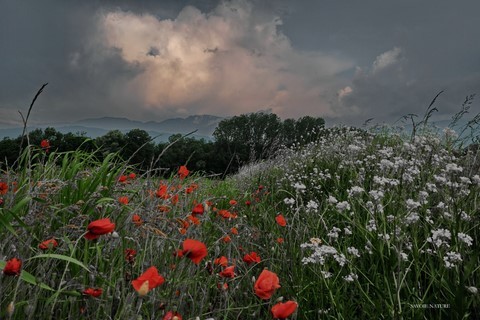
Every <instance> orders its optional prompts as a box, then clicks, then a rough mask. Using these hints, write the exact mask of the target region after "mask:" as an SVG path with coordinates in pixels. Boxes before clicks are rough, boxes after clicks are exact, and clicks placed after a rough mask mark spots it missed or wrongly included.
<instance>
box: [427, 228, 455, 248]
mask: <svg viewBox="0 0 480 320" xmlns="http://www.w3.org/2000/svg"><path fill="white" fill-rule="evenodd" d="M451 237H452V234H451V233H450V231H449V230H447V229H437V230H432V236H431V237H428V238H427V241H428V242H430V243H432V244H433V245H434V246H435V247H436V248H440V247H442V246H445V247H447V248H449V247H450V239H451Z"/></svg>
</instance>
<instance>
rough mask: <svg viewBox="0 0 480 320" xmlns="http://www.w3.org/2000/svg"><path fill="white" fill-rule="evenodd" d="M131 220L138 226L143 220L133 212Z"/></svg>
mask: <svg viewBox="0 0 480 320" xmlns="http://www.w3.org/2000/svg"><path fill="white" fill-rule="evenodd" d="M132 222H133V223H134V224H135V225H136V226H137V227H138V226H141V225H142V224H143V220H142V218H141V217H140V216H139V215H138V214H136V213H135V214H134V215H133V216H132Z"/></svg>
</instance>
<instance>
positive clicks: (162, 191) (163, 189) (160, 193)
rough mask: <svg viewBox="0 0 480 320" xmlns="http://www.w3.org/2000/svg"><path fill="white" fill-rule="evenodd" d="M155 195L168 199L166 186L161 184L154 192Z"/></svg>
mask: <svg viewBox="0 0 480 320" xmlns="http://www.w3.org/2000/svg"><path fill="white" fill-rule="evenodd" d="M155 195H156V196H157V198H162V199H168V198H169V197H170V196H169V195H168V187H167V186H166V185H164V184H161V185H160V186H159V187H158V189H157V191H156V192H155Z"/></svg>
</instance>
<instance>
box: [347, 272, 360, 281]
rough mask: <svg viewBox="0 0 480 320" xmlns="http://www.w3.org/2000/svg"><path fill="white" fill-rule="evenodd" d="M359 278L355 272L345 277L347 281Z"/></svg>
mask: <svg viewBox="0 0 480 320" xmlns="http://www.w3.org/2000/svg"><path fill="white" fill-rule="evenodd" d="M357 279H358V276H357V275H356V274H355V273H350V274H348V275H346V276H344V277H343V280H345V281H346V282H353V281H355V280H357Z"/></svg>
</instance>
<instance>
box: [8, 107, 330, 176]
mask: <svg viewBox="0 0 480 320" xmlns="http://www.w3.org/2000/svg"><path fill="white" fill-rule="evenodd" d="M324 125H325V121H324V119H322V118H318V117H310V116H305V117H302V118H299V119H297V120H295V119H286V120H281V119H280V118H279V117H278V116H277V115H275V114H272V113H263V112H258V113H250V114H243V115H239V116H234V117H232V118H228V119H224V120H222V121H221V122H220V123H219V124H218V126H217V128H216V129H215V131H214V133H213V138H214V139H213V141H208V140H205V139H196V138H193V137H189V136H184V135H181V134H174V135H172V136H170V137H169V139H168V141H167V142H161V143H154V142H153V141H152V137H150V135H149V134H148V133H147V132H146V131H144V130H141V129H133V130H130V131H128V132H127V133H123V132H121V131H120V130H112V131H110V132H108V133H107V134H105V135H103V136H101V137H98V138H95V139H91V138H89V137H86V136H85V135H83V134H78V133H66V134H63V133H61V132H59V131H57V130H56V129H55V128H46V129H45V130H42V129H35V130H33V131H31V132H30V133H29V134H28V139H22V137H21V136H19V137H17V138H14V139H10V138H4V139H3V140H1V141H0V166H1V168H2V169H5V168H6V167H9V166H14V165H15V163H16V160H17V158H18V155H19V154H20V152H21V150H22V149H23V148H24V147H25V146H26V145H27V141H28V143H29V144H30V145H32V146H40V143H41V141H42V140H48V142H49V145H50V152H51V151H56V152H65V151H74V150H83V151H87V152H95V154H96V156H97V157H98V158H99V160H102V159H103V158H104V157H105V156H107V155H108V154H109V153H118V154H119V155H120V156H121V157H122V158H123V159H124V160H128V161H129V163H130V164H131V165H135V166H137V168H138V170H151V169H154V170H155V171H156V172H159V174H161V175H165V176H168V175H169V174H170V173H171V172H175V170H176V169H177V168H178V167H179V166H180V165H185V164H186V165H187V166H188V168H189V169H191V170H194V171H202V172H205V173H206V174H215V175H220V176H225V175H227V174H231V173H235V172H236V171H237V170H238V169H239V168H240V167H241V166H243V165H245V164H247V163H250V162H255V161H259V160H263V159H268V158H270V157H272V156H274V155H275V153H276V151H278V150H279V149H280V148H282V147H289V146H291V145H292V144H294V143H299V144H306V143H309V142H310V141H312V140H313V139H316V138H317V137H316V134H317V133H318V132H319V130H320V129H321V128H323V127H324ZM22 141H23V145H22Z"/></svg>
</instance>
